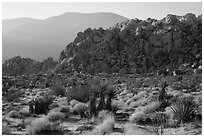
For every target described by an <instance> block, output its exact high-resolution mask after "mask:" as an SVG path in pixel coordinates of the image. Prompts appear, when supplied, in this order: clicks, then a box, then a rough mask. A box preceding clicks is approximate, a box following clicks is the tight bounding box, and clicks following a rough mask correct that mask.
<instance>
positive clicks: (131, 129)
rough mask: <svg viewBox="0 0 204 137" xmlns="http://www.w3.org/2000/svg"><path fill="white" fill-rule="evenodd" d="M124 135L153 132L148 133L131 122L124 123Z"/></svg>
mask: <svg viewBox="0 0 204 137" xmlns="http://www.w3.org/2000/svg"><path fill="white" fill-rule="evenodd" d="M124 134H125V135H154V134H155V133H150V132H148V131H146V130H144V129H141V128H139V127H137V126H135V125H133V124H130V123H127V124H126V125H125V133H124Z"/></svg>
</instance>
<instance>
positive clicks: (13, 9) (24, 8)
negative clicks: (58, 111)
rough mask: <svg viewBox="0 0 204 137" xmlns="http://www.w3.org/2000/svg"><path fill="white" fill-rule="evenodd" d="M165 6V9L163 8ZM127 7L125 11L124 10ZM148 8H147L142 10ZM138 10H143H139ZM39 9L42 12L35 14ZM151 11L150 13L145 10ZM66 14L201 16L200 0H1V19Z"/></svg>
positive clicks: (152, 16)
mask: <svg viewBox="0 0 204 137" xmlns="http://www.w3.org/2000/svg"><path fill="white" fill-rule="evenodd" d="M163 7H165V8H163ZM126 8H128V10H124V9H126ZM146 8H148V10H146V11H147V12H146V11H145V10H144V9H146ZM141 10H142V11H143V12H141ZM39 11H40V13H41V14H38V13H39ZM148 11H151V12H148ZM65 13H82V14H91V13H114V14H118V15H120V16H123V17H126V18H128V19H134V18H138V19H141V20H145V19H147V18H154V19H157V20H160V19H162V18H163V17H165V16H166V15H168V14H173V15H179V16H183V15H185V14H187V13H193V14H195V15H196V16H199V15H202V3H201V2H108V3H107V2H63V3H62V2H46V3H45V2H3V3H2V20H10V19H17V18H33V19H38V20H45V19H47V18H50V17H53V16H60V15H63V14H65Z"/></svg>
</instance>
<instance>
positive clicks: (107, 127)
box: [87, 115, 115, 135]
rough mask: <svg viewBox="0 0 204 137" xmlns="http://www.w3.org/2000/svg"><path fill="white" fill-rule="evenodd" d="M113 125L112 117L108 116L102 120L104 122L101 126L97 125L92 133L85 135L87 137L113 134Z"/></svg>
mask: <svg viewBox="0 0 204 137" xmlns="http://www.w3.org/2000/svg"><path fill="white" fill-rule="evenodd" d="M114 123H115V119H114V116H112V115H109V116H107V117H106V118H105V119H104V121H103V122H102V123H101V124H99V125H97V126H96V128H95V129H94V130H93V131H91V132H89V133H87V134H88V135H105V134H110V133H112V132H113V128H114Z"/></svg>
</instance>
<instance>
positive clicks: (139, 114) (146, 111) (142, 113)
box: [129, 101, 161, 124]
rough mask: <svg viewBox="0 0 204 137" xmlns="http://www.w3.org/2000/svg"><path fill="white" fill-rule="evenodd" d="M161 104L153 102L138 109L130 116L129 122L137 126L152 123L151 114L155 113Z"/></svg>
mask: <svg viewBox="0 0 204 137" xmlns="http://www.w3.org/2000/svg"><path fill="white" fill-rule="evenodd" d="M160 104H161V103H160V102H159V101H157V102H151V103H150V104H148V105H146V106H144V107H138V108H136V109H135V112H134V113H133V114H132V115H131V116H130V118H129V121H130V122H132V123H137V124H148V123H151V122H152V121H151V113H153V112H155V111H156V109H157V108H159V107H160Z"/></svg>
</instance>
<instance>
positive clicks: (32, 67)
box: [2, 56, 58, 75]
mask: <svg viewBox="0 0 204 137" xmlns="http://www.w3.org/2000/svg"><path fill="white" fill-rule="evenodd" d="M57 63H58V62H57V61H54V60H53V58H47V59H45V60H44V61H43V62H37V61H35V60H32V59H30V58H21V57H20V56H16V57H14V58H11V59H9V60H6V61H5V63H4V64H3V65H2V73H3V75H22V74H34V73H35V74H36V73H40V72H47V71H48V70H50V69H52V68H54V67H55V66H56V64H57Z"/></svg>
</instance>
